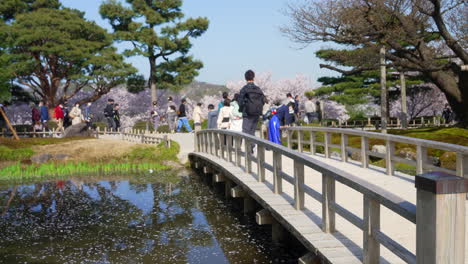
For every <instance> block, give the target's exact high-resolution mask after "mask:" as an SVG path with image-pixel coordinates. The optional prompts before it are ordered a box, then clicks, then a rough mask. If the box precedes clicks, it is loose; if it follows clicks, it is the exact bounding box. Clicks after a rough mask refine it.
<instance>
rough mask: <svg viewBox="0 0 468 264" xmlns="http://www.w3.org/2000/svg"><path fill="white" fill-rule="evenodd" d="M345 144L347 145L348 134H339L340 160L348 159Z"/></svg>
mask: <svg viewBox="0 0 468 264" xmlns="http://www.w3.org/2000/svg"><path fill="white" fill-rule="evenodd" d="M346 146H348V135H345V134H341V161H342V162H347V161H348V153H347V151H346Z"/></svg>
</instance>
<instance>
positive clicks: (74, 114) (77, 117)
mask: <svg viewBox="0 0 468 264" xmlns="http://www.w3.org/2000/svg"><path fill="white" fill-rule="evenodd" d="M68 116H69V117H70V118H71V119H72V125H77V124H80V123H81V122H83V114H82V113H81V109H80V105H79V104H75V106H74V107H73V108H72V110H71V111H70V113H69V114H68Z"/></svg>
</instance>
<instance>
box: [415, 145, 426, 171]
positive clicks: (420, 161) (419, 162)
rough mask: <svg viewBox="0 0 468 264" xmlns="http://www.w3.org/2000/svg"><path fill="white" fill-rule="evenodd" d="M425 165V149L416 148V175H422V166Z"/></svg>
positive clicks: (419, 146) (418, 146)
mask: <svg viewBox="0 0 468 264" xmlns="http://www.w3.org/2000/svg"><path fill="white" fill-rule="evenodd" d="M426 163H427V148H426V147H423V146H421V145H417V146H416V174H423V173H424V166H425V165H426Z"/></svg>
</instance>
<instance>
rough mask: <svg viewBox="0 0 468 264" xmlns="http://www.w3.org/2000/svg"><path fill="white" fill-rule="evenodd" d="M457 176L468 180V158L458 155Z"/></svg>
mask: <svg viewBox="0 0 468 264" xmlns="http://www.w3.org/2000/svg"><path fill="white" fill-rule="evenodd" d="M457 176H458V177H464V178H468V156H466V155H463V154H462V153H457Z"/></svg>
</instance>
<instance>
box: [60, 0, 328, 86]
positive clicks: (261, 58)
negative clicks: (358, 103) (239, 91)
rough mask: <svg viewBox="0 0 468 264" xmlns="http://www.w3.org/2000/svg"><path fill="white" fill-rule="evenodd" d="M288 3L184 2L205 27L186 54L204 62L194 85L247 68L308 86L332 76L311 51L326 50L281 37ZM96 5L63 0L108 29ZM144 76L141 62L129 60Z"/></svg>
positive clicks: (91, 0) (94, 0)
mask: <svg viewBox="0 0 468 264" xmlns="http://www.w3.org/2000/svg"><path fill="white" fill-rule="evenodd" d="M287 1H288V0H185V1H184V6H183V11H184V13H185V14H186V16H187V17H189V16H190V17H197V16H204V17H207V18H208V19H209V20H210V28H209V29H208V31H207V32H206V33H205V34H204V35H203V36H201V37H200V38H199V39H196V40H194V41H193V44H194V47H193V48H192V50H191V54H192V55H193V56H195V58H197V59H200V60H202V61H203V63H204V65H205V67H204V68H203V69H202V70H201V71H200V75H199V76H198V77H197V80H199V81H205V82H210V83H216V84H225V83H226V82H227V81H235V80H241V79H242V77H243V73H244V72H245V70H246V69H253V70H254V71H256V72H271V73H272V74H273V78H274V79H283V78H294V76H295V75H296V74H304V75H306V76H307V77H309V78H310V79H311V80H312V81H315V80H316V79H317V78H318V77H320V76H323V75H330V74H333V73H332V72H330V71H328V70H324V69H323V70H322V69H320V68H319V63H320V60H318V59H317V58H315V56H314V52H315V51H316V50H318V49H319V48H323V47H326V45H325V44H324V43H317V44H313V45H311V46H309V47H307V48H305V49H298V47H299V46H298V45H297V44H295V43H293V42H291V41H290V40H289V39H288V38H286V37H284V36H283V35H282V33H281V32H280V30H279V27H280V26H282V25H284V24H286V23H287V22H288V18H287V17H285V16H284V15H283V14H282V12H281V10H282V9H284V7H285V6H286V3H287ZM101 2H102V1H100V0H62V3H63V4H64V5H65V6H67V7H72V8H76V9H79V10H82V11H85V12H86V18H88V19H90V20H94V21H96V22H97V23H98V24H99V25H101V26H104V27H106V28H108V29H109V30H110V27H109V25H108V24H107V22H106V21H103V20H102V19H101V17H100V15H99V5H100V3H101ZM128 61H129V62H131V63H132V64H133V65H134V66H135V67H137V68H138V69H139V70H140V72H141V73H142V74H144V75H145V76H148V72H149V65H148V61H147V60H145V58H141V57H136V58H131V59H129V60H128Z"/></svg>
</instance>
